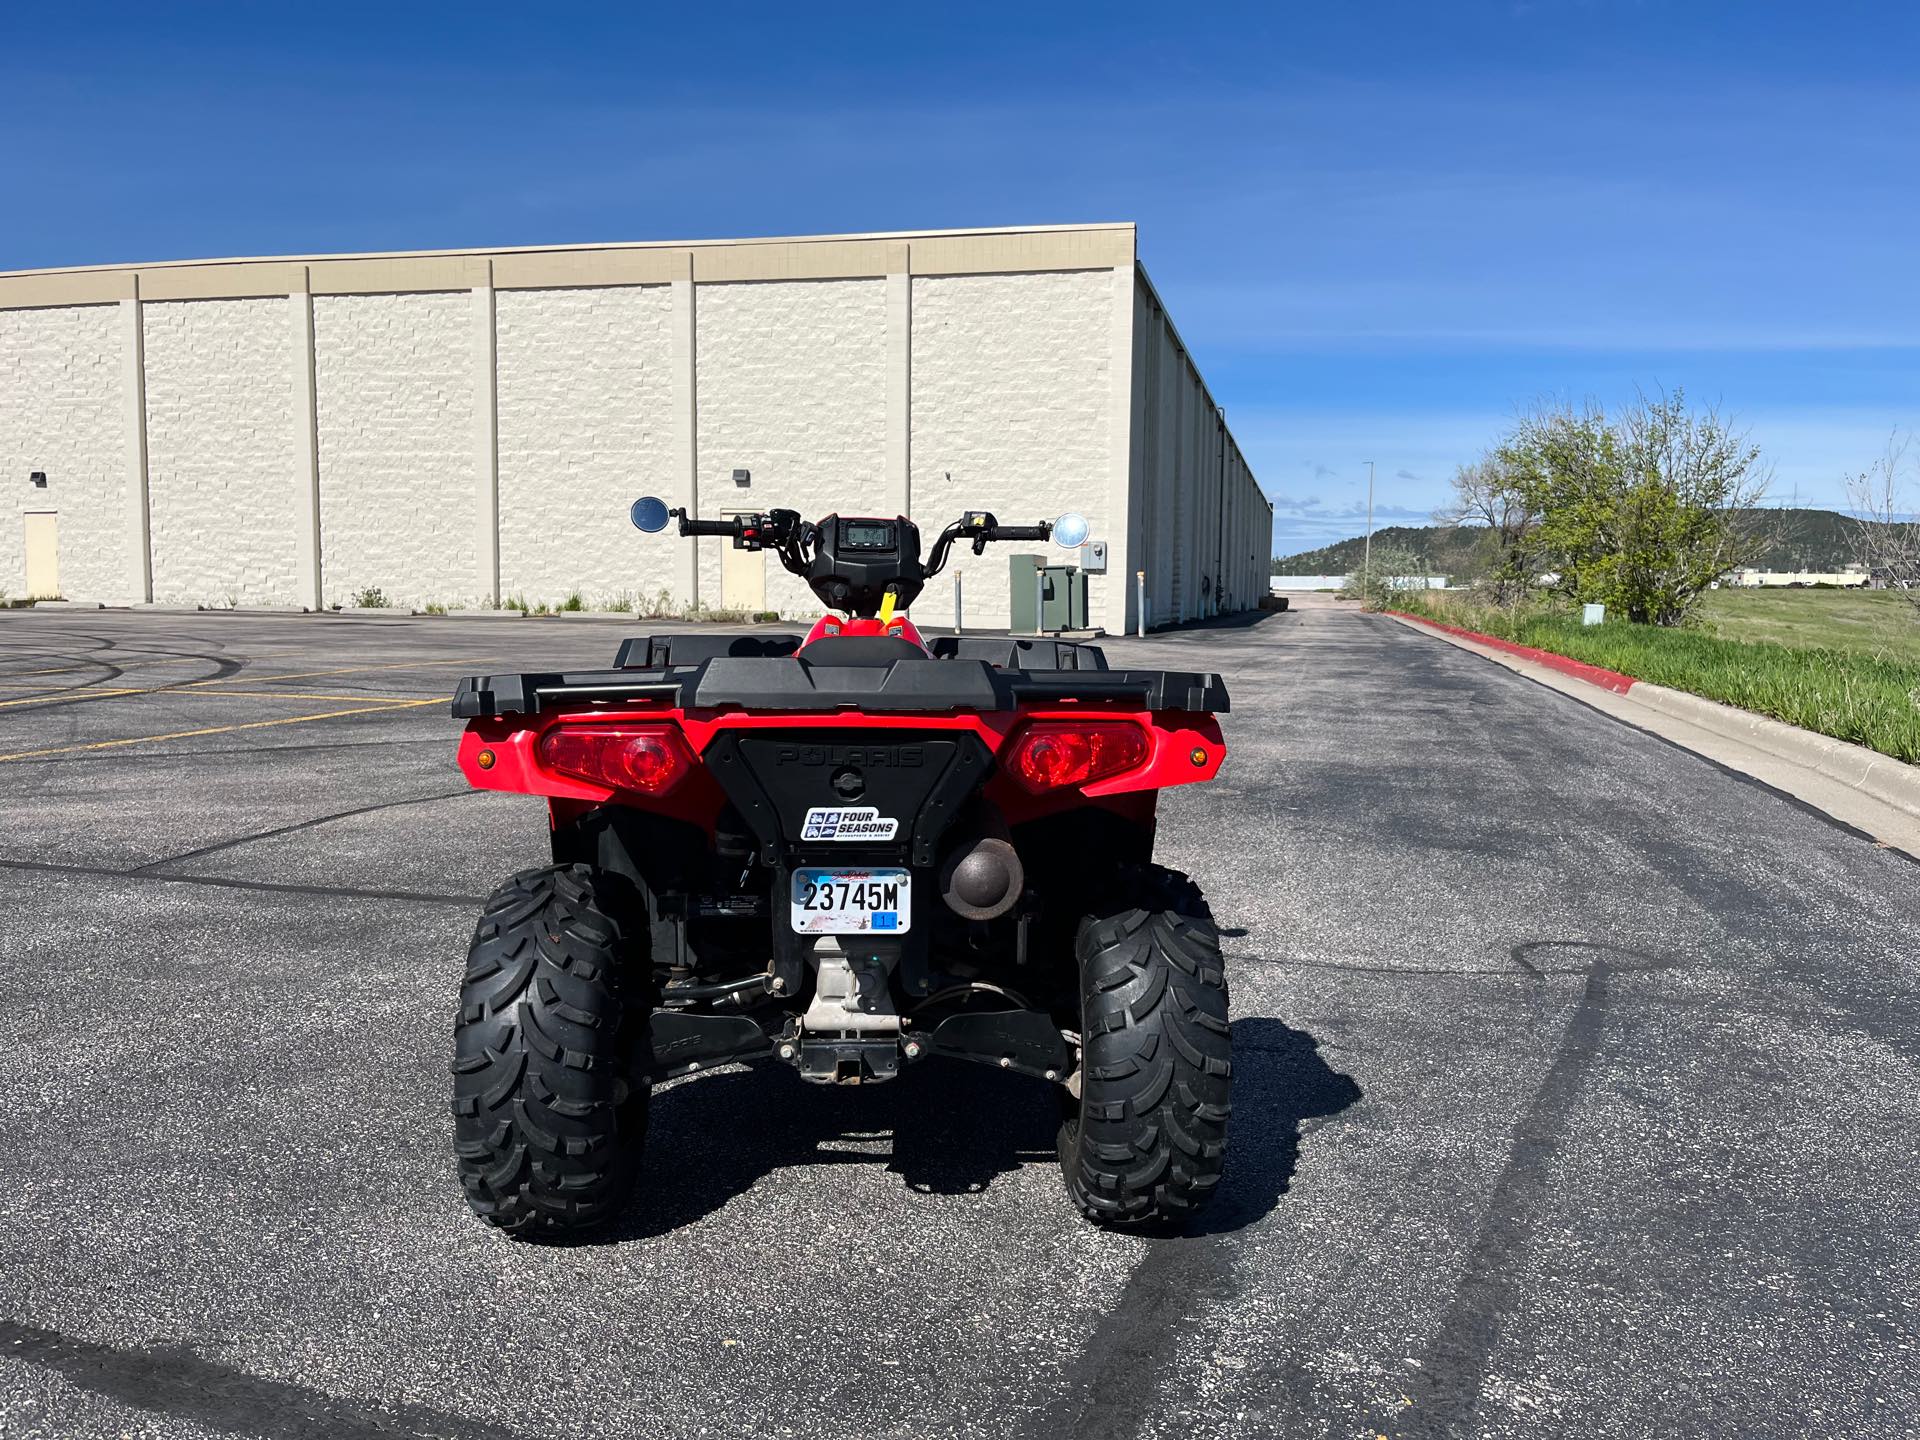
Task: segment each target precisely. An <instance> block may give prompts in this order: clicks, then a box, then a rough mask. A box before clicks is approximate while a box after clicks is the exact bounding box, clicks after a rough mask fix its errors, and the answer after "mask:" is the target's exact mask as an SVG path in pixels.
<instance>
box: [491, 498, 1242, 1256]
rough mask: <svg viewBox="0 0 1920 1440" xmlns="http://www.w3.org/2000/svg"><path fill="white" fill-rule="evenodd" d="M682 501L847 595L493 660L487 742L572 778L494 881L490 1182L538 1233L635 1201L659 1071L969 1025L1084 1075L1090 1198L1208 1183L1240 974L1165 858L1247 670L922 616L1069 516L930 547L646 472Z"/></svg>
mask: <svg viewBox="0 0 1920 1440" xmlns="http://www.w3.org/2000/svg"><path fill="white" fill-rule="evenodd" d="M674 519H677V520H678V522H679V532H680V534H681V535H683V536H700V535H712V536H724V537H727V538H728V539H730V540H731V541H732V542H733V544H734V546H735V547H736V548H739V549H744V550H768V551H771V552H772V553H773V554H774V555H775V556H777V557H778V558H779V560H780V563H781V564H782V565H784V566H785V567H786V568H787V569H788V570H790V571H791V572H793V573H794V574H796V575H799V576H802V577H804V578H805V579H806V580H807V581H808V582H809V584H810V585H811V587H812V589H813V591H814V593H815V594H816V595H818V596H819V597H820V599H821V600H822V601H824V602H825V603H826V604H827V605H829V606H832V607H834V608H835V609H837V610H841V611H844V612H846V617H847V618H845V619H842V618H841V617H840V616H838V615H832V614H829V615H827V616H824V617H823V618H822V619H820V620H819V621H818V622H817V623H816V624H815V625H814V626H813V628H812V630H811V631H810V632H809V633H808V634H807V635H806V636H805V637H804V638H803V637H801V636H798V635H775V634H766V633H749V634H736V635H718V634H714V635H705V634H701V635H695V634H673V635H655V636H652V637H650V638H641V639H631V640H628V641H626V642H625V643H624V644H623V645H622V646H621V647H620V652H619V657H618V659H617V660H616V661H615V662H614V666H613V668H612V669H608V670H590V671H584V672H577V673H573V672H569V673H542V674H526V675H483V676H476V677H473V678H471V679H467V680H463V681H462V682H461V683H460V687H459V690H458V693H457V694H456V695H455V697H454V701H453V713H454V715H455V716H456V717H457V718H460V719H463V720H465V721H466V722H467V728H466V733H465V735H464V736H463V737H462V738H461V742H460V756H459V759H460V768H461V769H462V770H463V771H464V772H465V774H466V776H467V778H468V779H469V780H470V781H471V782H472V783H473V784H474V785H476V786H478V787H480V788H482V789H487V790H507V791H514V792H517V793H521V794H528V795H541V796H545V797H546V800H547V807H548V811H549V816H550V820H551V829H552V845H553V863H552V864H550V865H546V866H543V867H541V868H539V869H536V870H526V871H522V872H521V873H520V874H518V875H515V876H514V877H513V878H512V879H510V880H508V881H507V882H506V883H505V884H503V885H502V886H501V887H500V888H499V889H498V890H497V891H495V892H494V894H493V896H492V897H491V898H490V899H489V900H488V902H487V906H486V910H485V912H484V914H483V915H482V916H481V919H480V923H479V926H478V927H477V929H476V930H475V931H474V937H473V945H472V949H471V951H470V955H469V960H468V965H467V971H466V977H465V980H464V981H463V983H462V986H461V992H460V1012H459V1018H458V1021H457V1023H456V1026H455V1030H454V1060H453V1074H454V1087H453V1089H454V1099H453V1113H454V1117H455V1119H454V1132H455V1142H456V1143H455V1148H456V1150H457V1153H458V1161H459V1170H460V1178H461V1181H462V1183H463V1184H464V1186H465V1188H466V1193H467V1199H468V1202H469V1204H470V1205H471V1206H472V1208H473V1210H474V1212H475V1213H476V1214H478V1215H479V1216H480V1217H481V1218H482V1219H484V1220H486V1221H487V1222H488V1223H489V1224H492V1225H495V1226H498V1227H500V1228H501V1229H503V1230H506V1231H509V1232H511V1233H513V1234H515V1235H521V1236H530V1237H537V1238H560V1237H564V1236H567V1235H570V1234H573V1233H576V1232H580V1231H584V1230H588V1229H591V1228H593V1227H595V1226H598V1225H600V1224H602V1223H604V1222H607V1221H609V1220H611V1219H613V1218H614V1217H616V1216H617V1214H618V1213H619V1212H620V1211H621V1210H622V1208H623V1206H624V1204H625V1202H626V1200H627V1197H628V1193H629V1191H630V1189H631V1188H632V1185H633V1181H634V1177H635V1174H636V1170H637V1167H638V1164H639V1160H640V1151H641V1144H642V1141H643V1139H644V1136H645V1130H646V1114H647V1098H648V1091H649V1087H650V1086H652V1085H654V1084H656V1083H659V1082H662V1081H665V1080H668V1079H677V1078H678V1077H680V1076H684V1075H691V1074H694V1073H696V1072H698V1071H701V1070H707V1069H712V1068H713V1067H715V1066H720V1065H728V1064H732V1063H735V1062H739V1061H759V1062H763V1063H765V1064H768V1065H772V1066H781V1065H784V1066H788V1067H791V1068H792V1069H793V1070H794V1071H795V1072H796V1073H797V1074H798V1075H799V1077H800V1078H801V1079H802V1080H806V1081H811V1082H814V1083H817V1084H822V1085H859V1084H871V1083H874V1082H877V1081H884V1080H892V1079H894V1078H895V1077H896V1076H898V1075H899V1074H900V1071H901V1069H902V1068H903V1067H905V1066H910V1065H913V1064H916V1063H917V1062H920V1061H924V1060H926V1059H928V1058H930V1057H932V1056H936V1055H944V1056H951V1057H956V1058H959V1059H963V1060H973V1061H978V1062H980V1063H981V1064H984V1065H991V1066H996V1067H998V1068H1000V1069H1003V1070H1011V1071H1016V1072H1018V1073H1019V1074H1022V1075H1030V1076H1033V1077H1035V1078H1036V1079H1038V1080H1041V1081H1046V1082H1048V1083H1050V1084H1052V1085H1053V1086H1056V1087H1057V1089H1058V1094H1059V1097H1060V1101H1061V1108H1062V1112H1063V1121H1062V1124H1061V1126H1060V1135H1059V1152H1060V1165H1061V1168H1062V1170H1063V1171H1064V1172H1065V1177H1066V1185H1067V1191H1068V1194H1069V1195H1070V1196H1071V1197H1072V1199H1073V1202H1074V1203H1075V1204H1076V1205H1077V1206H1078V1207H1079V1208H1080V1210H1081V1211H1082V1212H1083V1213H1084V1214H1085V1215H1086V1216H1087V1217H1088V1218H1089V1219H1092V1220H1095V1221H1098V1222H1101V1223H1103V1224H1112V1225H1155V1226H1165V1225H1169V1224H1177V1223H1178V1222H1180V1221H1182V1220H1184V1219H1185V1218H1186V1217H1188V1216H1189V1215H1191V1214H1192V1213H1193V1212H1194V1211H1195V1210H1197V1209H1198V1207H1199V1206H1200V1205H1201V1204H1202V1203H1203V1202H1204V1201H1205V1200H1206V1199H1207V1197H1208V1195H1209V1194H1210V1193H1211V1191H1212V1190H1213V1188H1214V1187H1215V1185H1216V1184H1217V1183H1218V1181H1219V1179H1220V1175H1221V1170H1222V1168H1223V1165H1224V1162H1225V1152H1226V1139H1227V1108H1228V1105H1227V1100H1228V1085H1229V1078H1230V1076H1231V1073H1232V1072H1231V1057H1230V1043H1229V1037H1228V1030H1227V983H1226V977H1225V973H1224V970H1223V967H1222V963H1221V957H1220V945H1219V938H1218V935H1217V933H1216V931H1215V929H1214V924H1213V920H1212V917H1211V915H1210V914H1209V912H1208V909H1207V905H1206V901H1205V900H1204V899H1203V898H1202V896H1201V893H1200V889H1199V887H1198V886H1196V885H1195V884H1194V883H1193V882H1192V881H1191V880H1189V879H1187V878H1186V877H1185V876H1184V875H1181V874H1178V873H1177V872H1174V871H1171V870H1166V869H1162V868H1161V867H1159V866H1157V865H1155V864H1154V863H1153V859H1152V857H1153V837H1154V805H1155V801H1156V798H1157V796H1158V794H1159V792H1160V791H1161V790H1162V789H1164V788H1166V787H1167V786H1169V785H1186V784H1191V783H1193V782H1195V781H1200V780H1210V779H1212V778H1213V776H1214V775H1215V774H1216V773H1218V771H1219V769H1220V762H1221V758H1222V756H1223V754H1224V753H1225V752H1224V747H1223V745H1222V743H1221V739H1220V727H1219V725H1218V723H1217V722H1216V720H1215V718H1214V717H1215V715H1217V714H1220V713H1223V712H1225V710H1226V709H1227V693H1226V689H1225V687H1224V686H1223V685H1222V684H1221V683H1220V679H1219V677H1218V676H1215V675H1200V674H1186V673H1179V672H1171V671H1167V672H1163V671H1157V670H1110V669H1108V668H1107V663H1106V660H1105V658H1104V657H1103V656H1102V655H1101V652H1100V651H1099V650H1098V649H1096V648H1094V647H1092V646H1090V645H1077V644H1069V643H1065V642H1062V641H1057V640H1051V639H1032V640H1027V639H1003V638H987V637H974V636H968V637H965V638H957V637H949V636H936V637H933V638H931V639H927V638H923V637H922V636H921V634H920V632H919V631H918V630H916V629H915V628H914V625H913V622H912V621H911V620H909V619H908V618H907V616H906V614H905V613H904V612H905V610H906V608H907V607H908V606H909V605H910V604H912V602H913V600H914V597H915V596H917V595H918V594H919V593H920V590H921V587H922V586H923V585H924V584H925V583H926V581H927V580H928V579H929V578H931V577H932V576H934V575H936V574H938V573H939V571H940V569H941V567H942V566H943V565H945V563H946V561H947V557H948V555H949V553H950V552H951V550H952V548H953V546H954V545H955V544H956V543H966V544H970V545H971V546H972V548H973V552H974V554H976V555H978V554H981V553H983V552H984V550H985V548H986V546H987V544H988V543H989V542H992V541H1004V540H1027V541H1034V540H1038V541H1045V540H1046V539H1048V538H1049V536H1050V535H1053V534H1054V533H1055V530H1056V527H1055V526H1053V525H1044V524H1043V525H1031V526H1011V525H1002V524H1000V523H999V522H998V521H996V520H995V518H994V517H993V516H992V515H991V514H987V513H984V512H970V513H968V514H967V515H966V516H964V517H963V518H962V519H961V520H959V521H957V522H956V523H955V524H953V525H950V526H948V527H947V528H946V529H945V530H944V531H942V532H941V534H940V536H939V538H938V539H937V540H936V541H935V542H934V546H933V550H932V553H931V554H930V555H929V556H928V557H927V559H926V561H925V563H924V564H923V563H922V561H921V554H920V535H919V531H918V530H917V529H916V528H915V526H914V525H913V524H912V523H911V522H910V521H908V520H906V519H904V518H895V519H891V520H887V519H853V518H848V517H846V516H840V515H829V516H827V517H826V518H825V519H823V520H820V521H818V522H817V523H816V522H808V521H805V520H802V519H801V518H800V516H799V514H798V513H797V512H795V511H792V510H772V511H769V512H767V513H766V514H763V515H748V516H739V517H735V518H731V519H725V520H697V519H689V518H688V517H687V515H686V514H685V512H684V511H679V510H672V511H670V510H668V509H667V508H666V506H665V505H664V504H662V503H661V502H660V501H658V500H654V499H650V498H649V499H645V500H641V501H637V502H636V503H635V505H634V507H633V520H634V523H635V524H636V525H637V526H639V528H640V529H642V530H644V531H648V532H656V531H659V530H663V529H665V528H666V526H667V524H668V523H669V521H670V520H674ZM1058 530H1059V534H1058V538H1059V540H1060V541H1062V542H1063V543H1073V544H1078V543H1081V542H1082V541H1084V540H1085V538H1086V522H1085V520H1084V519H1082V518H1081V517H1079V516H1062V517H1061V519H1060V522H1059V524H1058Z"/></svg>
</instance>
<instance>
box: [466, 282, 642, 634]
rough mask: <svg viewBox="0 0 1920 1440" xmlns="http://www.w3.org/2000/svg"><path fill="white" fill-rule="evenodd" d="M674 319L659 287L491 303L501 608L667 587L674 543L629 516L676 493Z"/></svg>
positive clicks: (527, 293) (501, 296) (505, 293)
mask: <svg viewBox="0 0 1920 1440" xmlns="http://www.w3.org/2000/svg"><path fill="white" fill-rule="evenodd" d="M671 318H672V292H671V288H670V287H669V286H665V285H646V286H634V287H630V288H619V289H594V290H502V291H500V292H499V293H498V295H497V296H496V298H495V327H496V328H495V333H496V335H497V336H498V353H499V361H498V364H499V402H498V403H499V415H500V587H501V592H502V594H503V595H507V596H515V595H519V596H524V597H525V598H526V599H527V600H528V601H529V602H531V603H534V604H538V603H540V602H542V601H545V602H546V603H547V604H549V605H553V604H558V603H559V602H560V601H562V600H564V599H565V598H566V596H567V595H568V594H569V593H570V592H571V591H574V590H576V589H577V590H579V591H580V592H581V593H582V594H583V595H585V597H586V599H587V602H588V604H589V605H592V606H594V607H596V608H598V607H600V606H603V605H604V604H606V603H607V602H608V601H609V600H610V599H613V598H615V597H619V596H623V595H624V596H626V597H628V598H633V599H639V598H642V597H643V595H644V596H647V597H650V596H652V595H654V594H655V593H657V592H658V591H659V590H661V589H662V588H664V587H665V586H666V585H667V584H668V580H667V575H668V568H667V558H666V549H665V547H666V546H667V545H669V544H674V543H679V542H677V541H668V540H666V539H664V538H657V537H656V538H651V539H643V537H642V536H641V534H640V532H639V531H637V530H635V529H634V528H633V526H632V525H631V524H629V523H628V520H627V508H628V506H630V505H631V504H632V503H633V501H634V499H635V498H636V497H637V496H640V495H646V494H651V495H669V494H671V493H672V490H673V485H672V468H671V467H672V464H673V433H672V425H673V413H672V405H673V374H672V369H671V366H672V359H673V336H672V330H671V325H670V322H671Z"/></svg>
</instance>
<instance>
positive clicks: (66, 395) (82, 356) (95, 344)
mask: <svg viewBox="0 0 1920 1440" xmlns="http://www.w3.org/2000/svg"><path fill="white" fill-rule="evenodd" d="M120 323H121V322H120V308H119V306H117V305H77V306H72V307H68V308H65V309H58V310H4V311H0V494H4V495H5V496H6V502H5V508H4V509H3V510H0V591H5V592H6V593H7V594H9V595H14V596H18V595H21V594H24V593H25V590H26V554H25V536H24V525H23V522H22V520H21V518H20V517H21V515H22V514H23V513H24V512H25V511H28V510H54V511H57V512H58V513H59V516H60V521H59V525H60V587H61V589H62V590H63V591H65V592H66V594H68V595H69V596H75V597H78V598H81V599H86V600H103V601H108V602H113V603H125V602H127V601H129V600H133V599H135V598H138V597H136V596H135V595H134V594H133V593H132V586H133V578H132V573H131V572H132V566H133V556H134V553H135V552H134V551H133V549H132V542H131V540H130V539H129V535H130V525H129V521H128V514H129V508H128V501H127V495H126V478H125V477H126V473H127V455H126V450H127V426H126V423H125V419H124V416H125V410H124V408H123V406H122V401H121V386H122V384H123V381H122V377H121V353H122V347H121V343H120ZM35 470H44V471H45V472H46V474H47V488H46V489H45V490H37V489H34V488H32V487H31V486H29V485H28V483H27V476H28V475H29V474H31V473H32V472H33V471H35Z"/></svg>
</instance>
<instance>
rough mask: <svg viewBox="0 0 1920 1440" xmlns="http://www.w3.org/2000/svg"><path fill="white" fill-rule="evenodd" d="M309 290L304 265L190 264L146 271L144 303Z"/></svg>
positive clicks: (142, 287) (142, 290) (142, 284)
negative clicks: (172, 268) (174, 268)
mask: <svg viewBox="0 0 1920 1440" xmlns="http://www.w3.org/2000/svg"><path fill="white" fill-rule="evenodd" d="M306 288H307V267H306V266H304V265H297V264H295V265H267V264H259V265H221V266H212V265H204V266H203V265H191V266H186V267H184V268H182V269H179V270H153V271H143V272H141V274H140V298H141V299H142V300H251V299H260V298H263V297H269V296H274V295H298V294H300V293H301V292H302V291H303V290H305V289H306Z"/></svg>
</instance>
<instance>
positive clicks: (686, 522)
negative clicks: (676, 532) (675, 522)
mask: <svg viewBox="0 0 1920 1440" xmlns="http://www.w3.org/2000/svg"><path fill="white" fill-rule="evenodd" d="M680 533H681V534H682V535H720V536H727V535H737V534H739V533H740V524H739V522H738V521H736V520H692V519H689V518H687V517H686V516H684V515H683V516H681V517H680Z"/></svg>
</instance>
